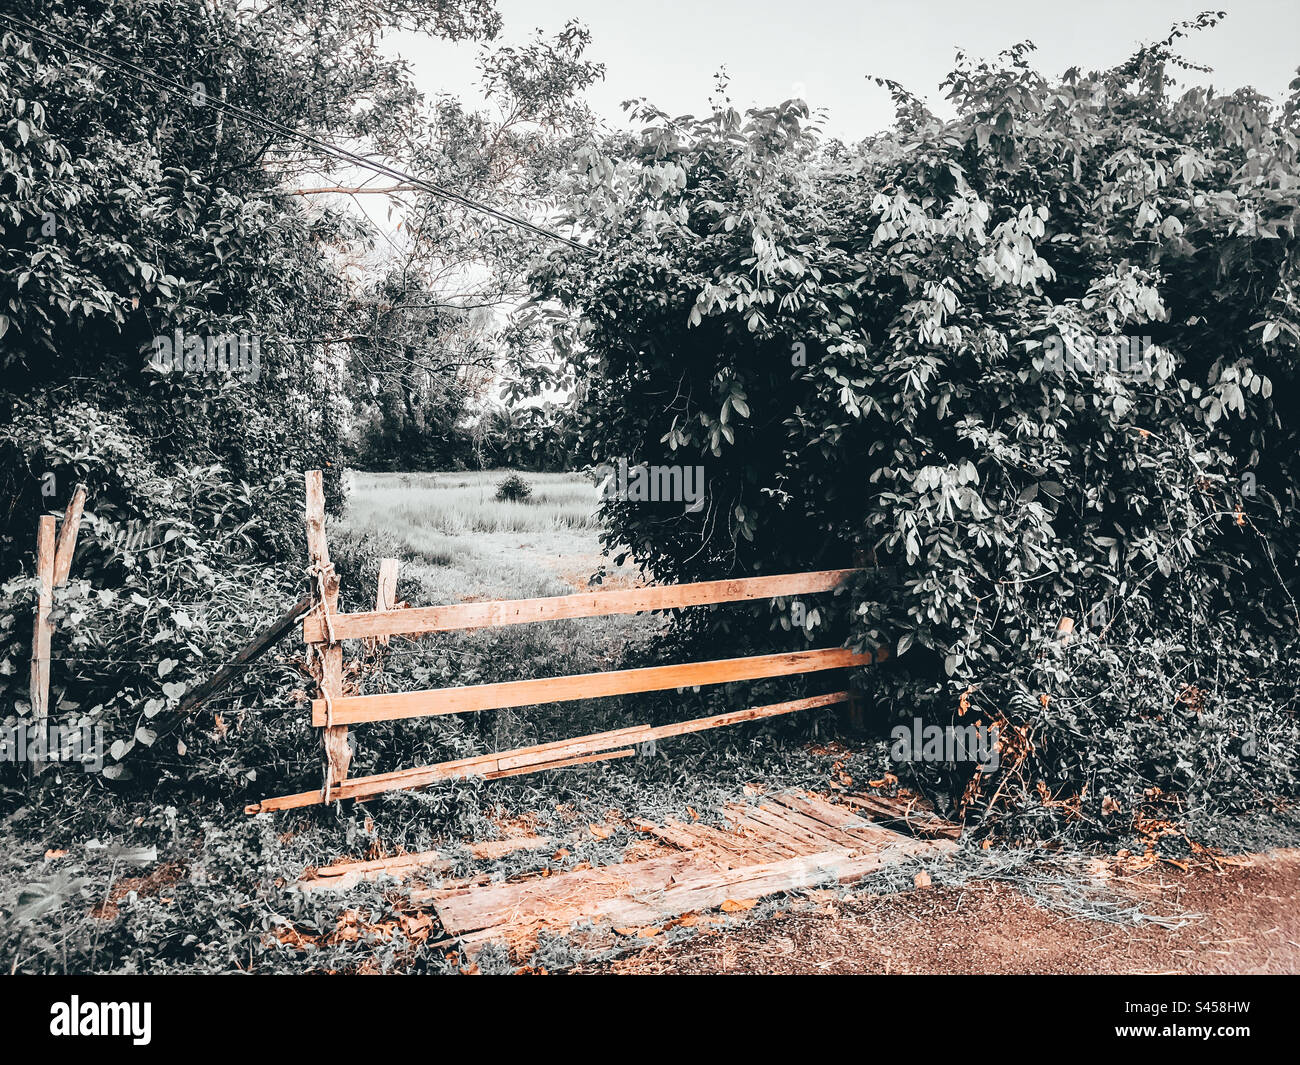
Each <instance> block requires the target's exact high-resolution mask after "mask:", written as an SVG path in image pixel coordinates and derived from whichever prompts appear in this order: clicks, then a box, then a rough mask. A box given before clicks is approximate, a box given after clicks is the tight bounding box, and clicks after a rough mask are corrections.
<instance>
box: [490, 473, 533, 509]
mask: <svg viewBox="0 0 1300 1065" xmlns="http://www.w3.org/2000/svg"><path fill="white" fill-rule="evenodd" d="M532 494H533V487H532V485H530V484H529V483H528V482H527V481H525V480H524V479H523V478H522V477H521V476H519V474H517V473H512V474H510V475H509V476H508V477H503V478H502V479H501V480H500V481H499V482H498V483H497V498H498V499H503V500H509V501H510V502H512V503H524V502H527V500H528V497H529V496H531V495H532Z"/></svg>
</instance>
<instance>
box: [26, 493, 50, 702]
mask: <svg viewBox="0 0 1300 1065" xmlns="http://www.w3.org/2000/svg"><path fill="white" fill-rule="evenodd" d="M54 524H55V518H54V515H52V514H43V515H41V520H40V522H39V524H38V525H37V526H36V579H37V581H38V582H39V583H38V584H37V587H36V624H35V626H34V628H33V630H32V679H31V690H30V692H29V694H30V696H31V702H32V721H33V722H34V723H35V724H37V725H41V724H43V723H44V721H45V719H46V717H47V716H48V715H49V712H50V631H51V625H50V607H51V606H52V604H53V602H54Z"/></svg>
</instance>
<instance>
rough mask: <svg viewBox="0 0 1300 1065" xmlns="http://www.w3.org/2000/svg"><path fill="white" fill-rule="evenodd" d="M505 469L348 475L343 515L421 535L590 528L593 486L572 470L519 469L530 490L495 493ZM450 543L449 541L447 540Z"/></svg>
mask: <svg viewBox="0 0 1300 1065" xmlns="http://www.w3.org/2000/svg"><path fill="white" fill-rule="evenodd" d="M508 472H509V471H505V470H484V471H472V472H465V473H361V472H356V473H353V474H352V484H351V491H350V492H349V495H348V518H349V522H350V523H351V524H352V525H353V526H354V527H356V528H367V527H369V528H375V529H383V528H391V527H393V526H400V527H403V528H405V529H409V530H419V531H420V532H421V533H424V534H443V535H446V536H463V535H465V534H466V533H484V532H489V533H495V532H520V533H524V532H529V533H531V532H547V531H551V530H555V529H596V528H598V527H599V522H598V521H597V519H596V507H597V503H598V494H597V491H596V486H595V485H593V484H592V483H591V482H590V481H589V480H587V479H586V478H585V477H584V476H583V475H582V474H577V473H525V474H524V475H523V477H524V479H525V480H526V481H528V483H529V484H530V485H531V486H532V489H533V492H532V495H531V496H530V497H529V498H528V499H527V500H525V501H522V502H512V501H510V500H501V499H497V498H496V486H497V482H499V481H500V480H501V479H502V478H503V477H505V476H506V474H507V473H508ZM449 546H450V545H449Z"/></svg>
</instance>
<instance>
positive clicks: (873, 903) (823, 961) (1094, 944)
mask: <svg viewBox="0 0 1300 1065" xmlns="http://www.w3.org/2000/svg"><path fill="white" fill-rule="evenodd" d="M1108 887H1109V889H1110V890H1111V891H1112V892H1113V893H1114V894H1116V895H1119V896H1121V897H1127V898H1130V899H1132V900H1134V901H1137V902H1141V903H1142V904H1143V906H1144V908H1148V907H1149V908H1150V909H1151V910H1152V911H1158V912H1160V913H1162V914H1169V913H1180V912H1181V913H1182V914H1183V915H1184V916H1186V915H1193V919H1191V920H1190V921H1188V922H1187V923H1186V924H1185V925H1184V926H1183V927H1180V928H1165V927H1160V926H1158V925H1154V924H1146V923H1139V924H1133V923H1125V924H1116V923H1111V922H1106V921H1100V920H1093V919H1089V918H1086V917H1081V916H1078V915H1077V914H1073V913H1069V912H1066V911H1063V910H1057V909H1056V908H1054V907H1049V906H1044V905H1041V904H1039V903H1038V902H1036V901H1035V900H1034V899H1032V898H1030V897H1029V896H1028V895H1027V894H1025V893H1024V892H1022V891H1021V890H1019V889H1018V888H1017V887H1016V886H1015V885H1014V884H1013V883H1008V882H1005V881H993V880H974V881H971V882H970V883H968V884H966V885H964V886H962V887H931V888H923V889H919V890H914V891H907V892H903V893H901V894H895V895H885V896H872V895H870V894H866V893H865V892H864V893H862V894H857V895H854V896H852V897H850V898H848V899H832V900H830V901H828V902H826V904H825V905H823V906H821V907H820V908H816V909H798V908H795V909H791V910H789V911H783V912H780V913H778V914H776V915H774V916H772V917H769V918H767V919H765V920H762V921H758V922H756V923H754V924H752V925H748V926H742V927H737V928H732V929H727V930H720V931H711V932H705V933H701V934H700V935H698V936H696V937H694V938H693V939H690V940H686V941H683V942H679V943H674V944H663V945H661V946H651V947H648V948H647V949H645V950H642V951H640V952H638V953H636V954H634V955H630V956H627V957H623V958H619V959H617V960H615V961H613V962H610V963H608V964H606V965H602V966H587V967H585V968H584V969H582V970H580V971H584V972H609V973H630V974H645V975H649V974H655V973H689V974H705V973H736V974H743V973H752V974H767V973H772V974H795V973H882V974H883V973H1300V849H1286V850H1274V851H1268V852H1266V853H1263V854H1256V855H1251V856H1250V857H1249V862H1248V864H1245V865H1241V866H1229V865H1222V866H1216V865H1214V864H1209V863H1207V864H1203V865H1197V866H1194V867H1192V868H1190V869H1188V870H1186V871H1183V870H1181V869H1178V868H1176V867H1174V866H1172V865H1168V864H1164V863H1161V864H1159V865H1157V866H1155V867H1153V868H1151V869H1147V870H1144V871H1142V872H1140V873H1136V874H1130V875H1125V876H1115V877H1113V878H1112V879H1110V880H1109V881H1108Z"/></svg>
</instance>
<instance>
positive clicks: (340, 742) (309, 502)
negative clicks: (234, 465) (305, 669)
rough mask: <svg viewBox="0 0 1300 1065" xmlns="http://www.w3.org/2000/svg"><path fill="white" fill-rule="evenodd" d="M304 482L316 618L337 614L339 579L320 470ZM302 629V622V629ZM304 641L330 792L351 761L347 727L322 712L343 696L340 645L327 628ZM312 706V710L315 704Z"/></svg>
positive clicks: (312, 473)
mask: <svg viewBox="0 0 1300 1065" xmlns="http://www.w3.org/2000/svg"><path fill="white" fill-rule="evenodd" d="M304 480H305V489H306V523H307V553H308V557H309V558H310V561H311V568H312V571H313V574H314V576H313V577H312V594H313V595H315V596H316V606H317V607H318V608H319V609H317V610H316V611H315V613H314V614H312V615H311V616H312V617H315V618H317V619H320V618H321V615H322V612H323V611H328V612H329V613H330V614H331V615H334V614H337V613H338V608H339V579H338V575H337V574H336V573H335V572H334V566H333V564H332V563H331V562H330V550H329V544H328V542H327V541H326V539H325V487H324V483H323V481H322V480H321V472H320V470H308V471H307V473H306V475H305V478H304ZM317 575H318V576H317ZM305 628H306V625H305V623H304V630H305ZM304 635H305V632H304ZM308 642H309V643H316V644H319V646H317V648H316V650H317V654H318V655H319V656H320V663H321V679H320V694H321V696H322V697H321V698H320V699H317V700H316V702H317V703H319V704H320V707H321V711H320V716H321V720H320V721H319V722H314V723H315V724H319V725H324V726H325V732H324V735H323V736H322V737H321V740H322V746H323V747H324V752H325V780H326V788H327V789H332V788H333V787H334V785H335V784H338V783H339V782H341V781H343V780H345V779H346V778H347V775H348V765H349V763H350V762H351V761H352V751H351V749H350V748H349V747H348V729H347V724H346V723H345V722H341V721H337V720H326V719H327V718H330V717H331V715H330V714H329V713H328V712H327V711H326V709H325V707H326V705H327V703H328V704H337V703H338V702H339V701H340V700H341V699H342V697H343V645H342V644H341V643H339V642H337V640H335V641H333V642H331V641H330V639H329V632H328V627H327V628H326V632H325V637H324V639H323V640H317V641H312V640H310V639H309V640H308ZM312 705H313V707H315V705H316V704H315V703H313V704H312Z"/></svg>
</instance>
